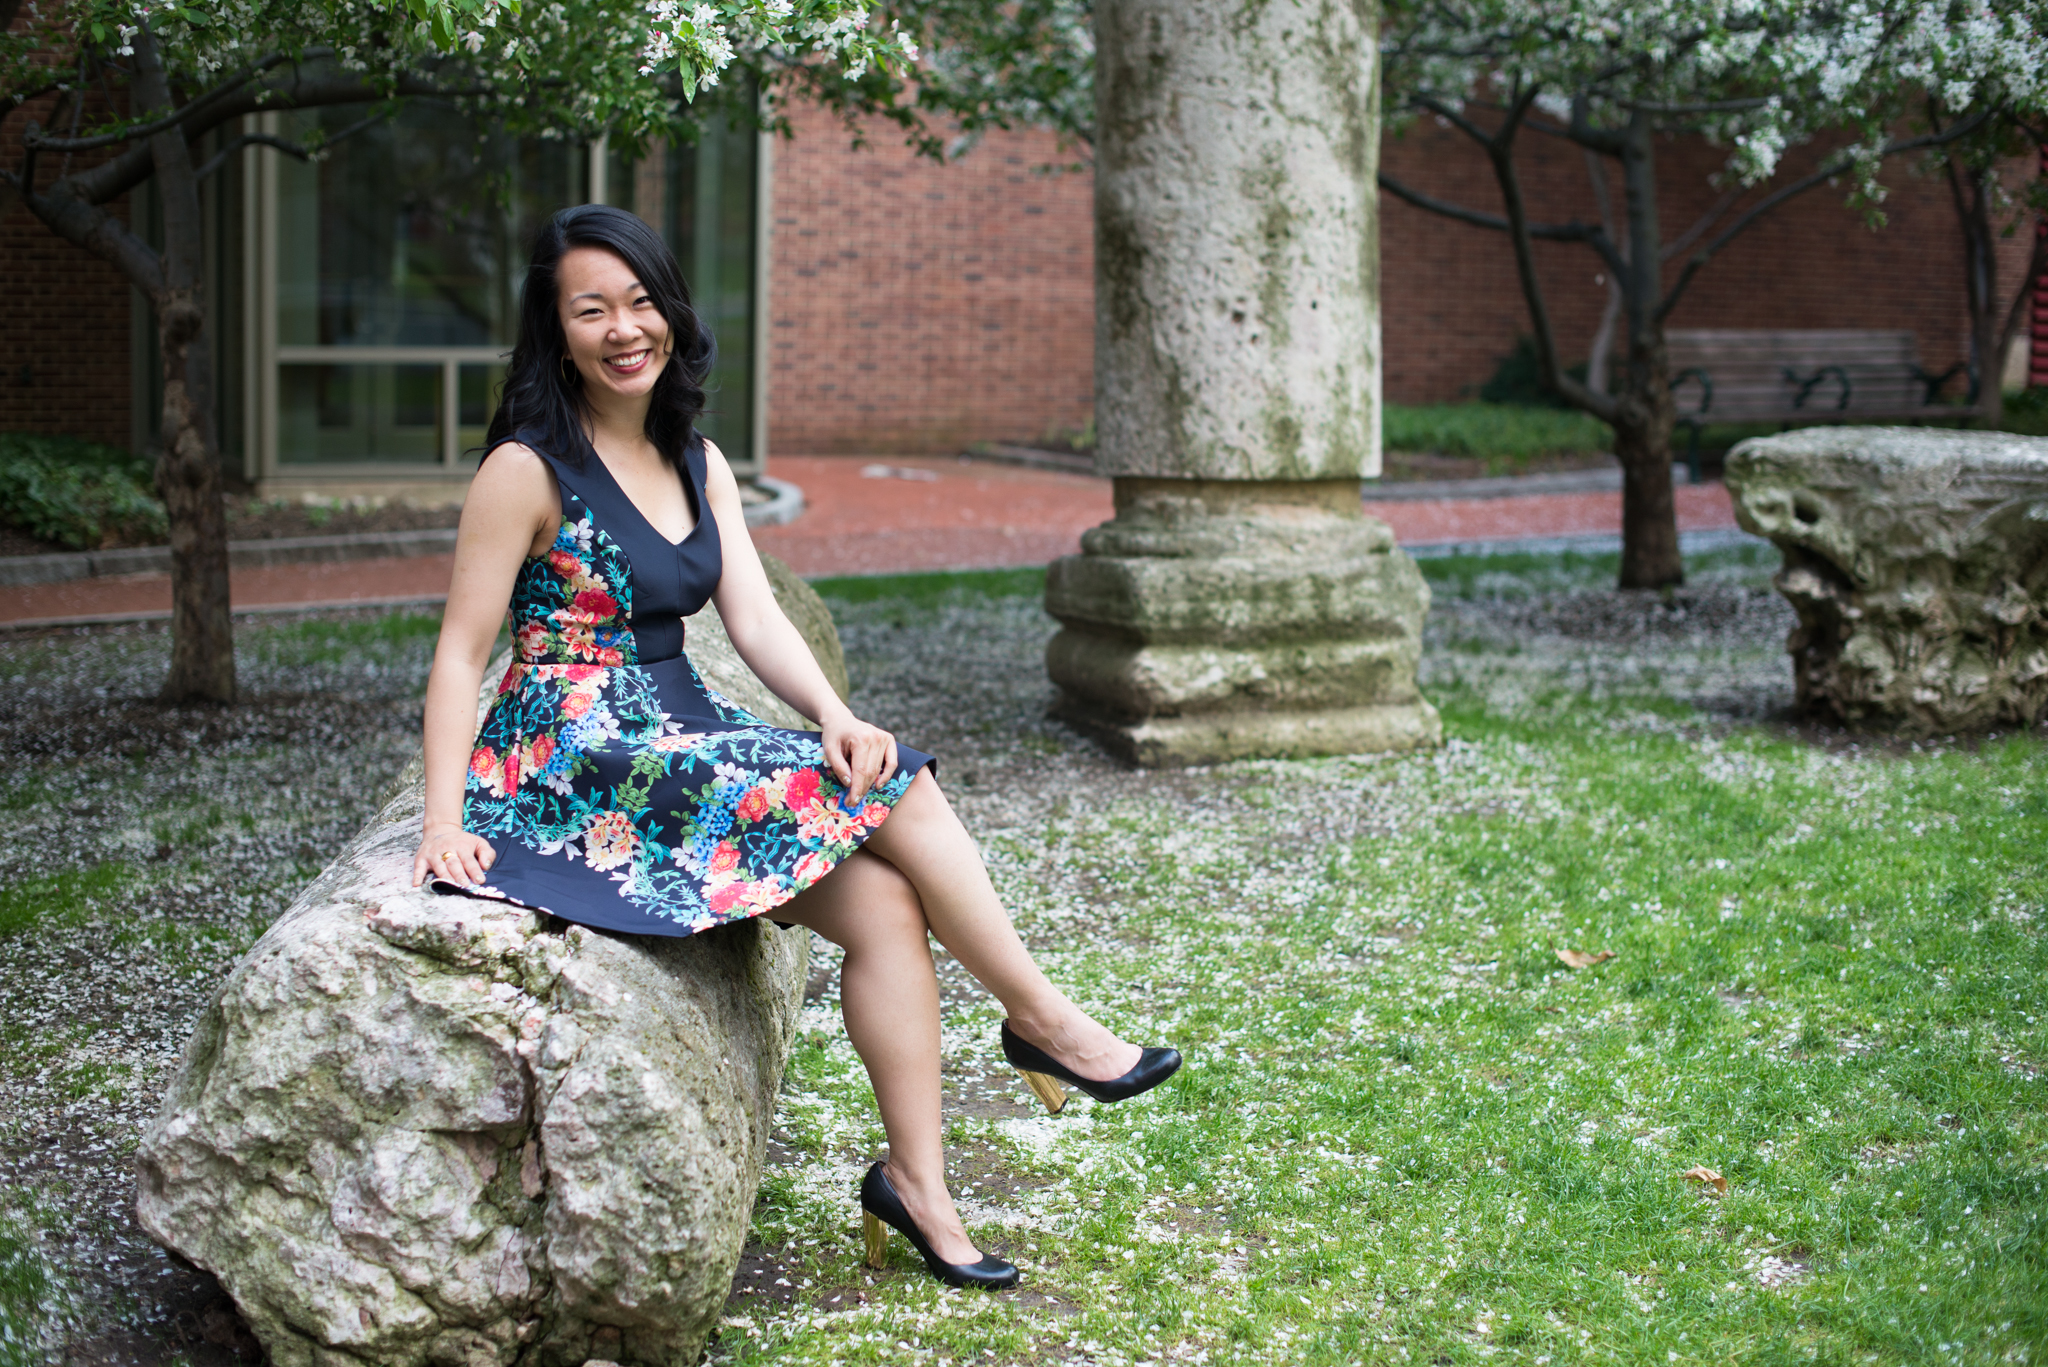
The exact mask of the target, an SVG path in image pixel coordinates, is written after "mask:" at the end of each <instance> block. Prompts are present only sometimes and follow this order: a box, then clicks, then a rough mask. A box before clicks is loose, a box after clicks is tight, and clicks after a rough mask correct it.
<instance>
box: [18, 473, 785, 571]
mask: <svg viewBox="0 0 2048 1367" xmlns="http://www.w3.org/2000/svg"><path fill="white" fill-rule="evenodd" d="M754 483H755V484H756V485H757V486H759V487H760V488H761V489H763V490H765V491H766V492H767V493H768V494H769V495H770V497H769V499H768V501H767V502H765V503H755V504H750V505H748V507H747V510H746V514H747V525H748V526H749V527H766V526H779V525H781V524H783V523H786V522H793V521H795V520H796V518H797V515H798V514H800V513H802V512H803V510H804V491H803V490H802V489H801V488H799V487H797V486H796V485H794V484H791V483H790V482H789V481H788V480H785V479H769V478H767V477H765V476H764V477H762V478H759V479H756V480H755V481H754ZM454 549H455V529H454V528H453V527H435V528H429V529H427V530H425V531H414V532H350V533H347V534H345V535H341V536H285V537H274V538H270V539H266V540H256V541H230V542H229V543H228V565H229V567H230V568H232V569H238V570H246V569H260V568H264V567H266V566H271V565H314V564H332V563H339V562H343V561H349V560H403V559H409V558H410V557H412V556H416V555H447V554H449V553H451V552H452V551H454ZM170 572H171V548H170V547H169V546H137V547H134V548H133V549H130V550H120V551H73V552H69V553H60V554H57V555H10V556H0V588H27V587H30V586H32V585H35V584H63V583H68V582H70V581H72V580H76V579H100V578H105V577H107V576H109V575H116V574H169V573H170Z"/></svg>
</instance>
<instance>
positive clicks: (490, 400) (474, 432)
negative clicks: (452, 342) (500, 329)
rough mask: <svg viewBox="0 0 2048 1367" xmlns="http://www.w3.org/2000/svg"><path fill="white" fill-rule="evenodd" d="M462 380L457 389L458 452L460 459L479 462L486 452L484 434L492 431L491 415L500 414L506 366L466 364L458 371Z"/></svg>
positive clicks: (456, 431) (459, 381)
mask: <svg viewBox="0 0 2048 1367" xmlns="http://www.w3.org/2000/svg"><path fill="white" fill-rule="evenodd" d="M458 373H459V375H460V377H461V378H460V379H459V380H458V381H457V387H456V391H455V394H456V399H455V402H456V423H457V425H456V429H455V443H456V450H457V451H458V452H460V453H461V454H460V456H458V459H461V458H464V457H466V458H469V459H472V460H473V459H476V458H479V457H481V456H482V455H483V453H484V433H485V432H486V431H488V430H489V429H490V425H491V415H492V414H494V413H496V412H497V411H498V400H499V399H500V398H502V397H503V395H504V388H505V367H503V366H501V365H466V366H463V367H462V368H461V370H460V371H459V372H458Z"/></svg>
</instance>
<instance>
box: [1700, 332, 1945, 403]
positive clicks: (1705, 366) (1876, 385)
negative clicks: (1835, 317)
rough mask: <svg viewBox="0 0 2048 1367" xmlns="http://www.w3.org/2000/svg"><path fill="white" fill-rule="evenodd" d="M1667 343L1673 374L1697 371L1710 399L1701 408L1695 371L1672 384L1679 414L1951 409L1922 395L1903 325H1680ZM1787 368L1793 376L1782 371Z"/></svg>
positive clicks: (1910, 336) (1913, 342)
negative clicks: (1845, 398)
mask: <svg viewBox="0 0 2048 1367" xmlns="http://www.w3.org/2000/svg"><path fill="white" fill-rule="evenodd" d="M1665 343H1666V347H1667V355H1668V357H1669V361H1670V366H1671V373H1672V375H1673V376H1678V375H1681V374H1683V373H1684V372H1685V371H1687V370H1699V371H1704V372H1705V373H1706V374H1707V376H1708V378H1709V379H1710V380H1711V381H1712V385H1713V402H1712V405H1711V406H1710V407H1709V408H1708V409H1707V410H1706V411H1705V413H1701V412H1700V404H1701V402H1702V401H1703V400H1704V399H1705V397H1706V389H1705V387H1704V386H1702V385H1701V384H1700V382H1699V379H1698V377H1697V376H1688V377H1687V378H1685V379H1684V380H1683V381H1681V382H1680V383H1679V384H1677V385H1675V386H1674V389H1675V393H1676V397H1677V400H1678V407H1679V414H1680V416H1681V418H1684V419H1692V418H1700V419H1704V420H1705V421H1710V422H1711V421H1724V422H1739V421H1745V420H1757V419H1766V420H1797V419H1800V418H1816V419H1818V418H1843V417H1878V416H1883V417H1913V416H1921V415H1927V414H1935V413H1943V414H1952V413H1955V412H1956V411H1957V410H1956V409H1954V408H1953V407H1951V406H1949V405H1947V404H1941V403H1934V404H1930V403H1928V402H1927V398H1926V395H1927V387H1926V385H1925V383H1923V382H1922V380H1921V378H1920V374H1919V371H1920V349H1919V339H1918V338H1917V336H1916V335H1915V334H1914V333H1913V332H1911V331H1908V330H1877V329H1858V328H1784V329H1774V328H1678V329H1673V330H1672V331H1670V332H1668V333H1666V334H1665ZM1788 370H1790V371H1792V372H1793V373H1794V374H1795V375H1796V376H1797V377H1798V378H1797V380H1796V381H1795V380H1788V379H1787V378H1786V374H1785V373H1786V371H1788ZM1822 371H1827V372H1828V373H1826V374H1824V375H1822V374H1821V372H1822ZM1843 375H1846V376H1847V377H1848V381H1849V402H1848V404H1847V405H1846V406H1842V407H1838V406H1837V405H1838V404H1839V403H1840V402H1841V393H1842V380H1841V376H1843ZM1816 376H1819V379H1818V382H1817V383H1815V384H1813V385H1812V386H1811V388H1810V389H1809V390H1808V393H1807V397H1806V401H1805V403H1804V404H1803V405H1797V406H1795V401H1796V400H1797V399H1798V398H1799V391H1800V389H1801V387H1802V386H1803V385H1804V384H1805V382H1806V381H1808V380H1812V379H1815V377H1816Z"/></svg>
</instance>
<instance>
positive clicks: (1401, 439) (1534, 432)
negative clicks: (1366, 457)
mask: <svg viewBox="0 0 2048 1367" xmlns="http://www.w3.org/2000/svg"><path fill="white" fill-rule="evenodd" d="M1383 433H1384V436H1385V440H1386V446H1387V449H1388V450H1389V451H1428V452H1434V453H1436V454H1438V455H1444V456H1477V457H1479V458H1481V459H1484V460H1488V461H1498V462H1504V463H1509V464H1519V463H1521V462H1525V461H1531V460H1535V459H1537V458H1539V457H1542V456H1554V455H1569V454H1580V453H1585V452H1599V451H1612V450H1613V449H1614V433H1613V431H1612V430H1611V429H1609V427H1608V426H1607V424H1606V423H1604V422H1601V421H1600V420H1599V419H1598V418H1596V417H1594V416H1592V415H1591V414H1590V413H1580V412H1576V411H1572V410H1567V409H1561V408H1536V407H1531V406H1529V405H1527V404H1512V403H1447V404H1428V405H1424V406H1420V407H1413V408H1411V407H1409V406H1408V405H1406V404H1397V403H1390V404H1388V405H1387V406H1386V416H1385V426H1384V428H1383Z"/></svg>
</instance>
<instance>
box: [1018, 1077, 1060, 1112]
mask: <svg viewBox="0 0 2048 1367" xmlns="http://www.w3.org/2000/svg"><path fill="white" fill-rule="evenodd" d="M1017 1071H1018V1072H1020V1073H1022V1074H1023V1075H1024V1080H1025V1081H1026V1082H1028V1083H1029V1084H1031V1090H1032V1091H1034V1092H1036V1093H1037V1094H1038V1099H1039V1100H1040V1101H1043V1102H1044V1103H1045V1109H1046V1110H1048V1111H1051V1112H1052V1113H1053V1114H1054V1115H1058V1114H1059V1113H1060V1108H1061V1107H1063V1106H1065V1105H1066V1104H1067V1089H1066V1088H1064V1087H1062V1086H1060V1083H1059V1079H1058V1078H1055V1077H1049V1076H1047V1075H1046V1074H1044V1073H1034V1072H1032V1071H1031V1070H1030V1069H1028V1068H1019V1069H1018V1070H1017Z"/></svg>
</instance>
